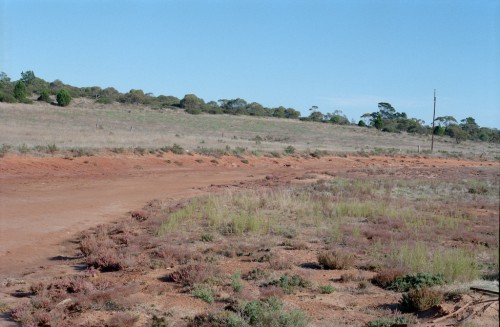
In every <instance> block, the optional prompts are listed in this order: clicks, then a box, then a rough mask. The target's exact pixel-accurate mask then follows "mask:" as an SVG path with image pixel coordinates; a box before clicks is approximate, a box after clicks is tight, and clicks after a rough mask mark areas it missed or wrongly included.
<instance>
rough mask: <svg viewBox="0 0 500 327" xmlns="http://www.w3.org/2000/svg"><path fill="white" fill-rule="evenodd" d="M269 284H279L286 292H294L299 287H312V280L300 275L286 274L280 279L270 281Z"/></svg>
mask: <svg viewBox="0 0 500 327" xmlns="http://www.w3.org/2000/svg"><path fill="white" fill-rule="evenodd" d="M269 285H273V286H279V287H281V288H282V289H283V291H284V292H285V293H286V294H292V293H293V292H294V291H295V289H297V288H307V287H310V286H311V282H309V281H308V280H305V279H304V278H302V277H301V276H299V275H293V276H288V275H287V274H285V275H283V276H281V277H280V279H278V280H275V281H272V282H270V283H269Z"/></svg>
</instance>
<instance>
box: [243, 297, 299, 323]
mask: <svg viewBox="0 0 500 327" xmlns="http://www.w3.org/2000/svg"><path fill="white" fill-rule="evenodd" d="M239 311H240V315H241V316H242V317H243V319H244V320H245V321H246V322H247V323H248V324H249V325H250V326H280V327H305V326H307V323H308V319H307V317H306V315H305V314H304V313H303V312H302V311H300V310H291V311H284V310H283V304H282V303H281V301H280V300H278V299H276V298H269V299H267V300H264V301H260V300H256V301H250V302H248V303H246V304H245V305H244V306H243V307H242V308H241V309H240V310H239Z"/></svg>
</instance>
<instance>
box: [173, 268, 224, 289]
mask: <svg viewBox="0 0 500 327" xmlns="http://www.w3.org/2000/svg"><path fill="white" fill-rule="evenodd" d="M216 275H217V271H216V269H215V267H214V266H212V265H203V264H191V265H187V266H184V267H181V268H180V269H179V270H177V271H174V272H173V273H171V274H170V275H169V277H170V279H171V280H172V281H174V282H176V283H178V284H181V285H183V286H194V285H196V284H203V283H205V282H207V281H209V280H210V279H214V278H215V276H216Z"/></svg>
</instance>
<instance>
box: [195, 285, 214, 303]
mask: <svg viewBox="0 0 500 327" xmlns="http://www.w3.org/2000/svg"><path fill="white" fill-rule="evenodd" d="M192 294H193V297H195V298H197V299H200V300H203V301H205V302H207V303H212V302H214V295H213V293H212V290H211V289H210V287H208V286H205V285H196V286H195V287H194V288H193V293H192Z"/></svg>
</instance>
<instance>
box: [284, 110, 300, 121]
mask: <svg viewBox="0 0 500 327" xmlns="http://www.w3.org/2000/svg"><path fill="white" fill-rule="evenodd" d="M285 117H286V118H289V119H298V118H300V111H298V110H295V109H293V108H287V109H286V110H285Z"/></svg>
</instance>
